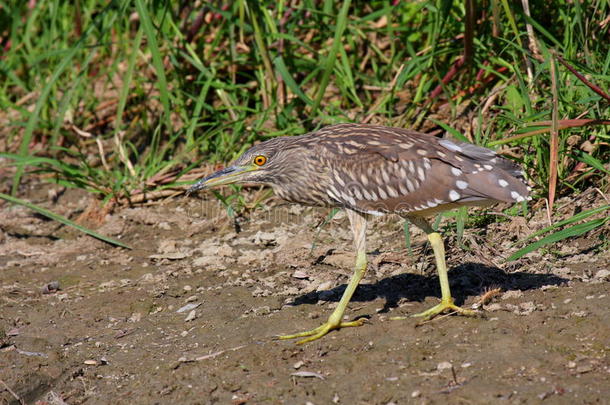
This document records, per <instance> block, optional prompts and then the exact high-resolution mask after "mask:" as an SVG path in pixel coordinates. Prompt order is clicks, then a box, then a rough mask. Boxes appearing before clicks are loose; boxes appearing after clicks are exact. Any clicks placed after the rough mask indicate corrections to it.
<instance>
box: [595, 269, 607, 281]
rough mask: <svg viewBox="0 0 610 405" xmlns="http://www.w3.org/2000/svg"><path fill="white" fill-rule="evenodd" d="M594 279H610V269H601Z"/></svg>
mask: <svg viewBox="0 0 610 405" xmlns="http://www.w3.org/2000/svg"><path fill="white" fill-rule="evenodd" d="M593 279H594V280H596V281H604V280H606V279H610V270H606V269H603V270H600V271H598V272H597V273H595V275H594V276H593Z"/></svg>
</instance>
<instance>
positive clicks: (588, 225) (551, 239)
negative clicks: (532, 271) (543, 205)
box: [506, 217, 610, 262]
mask: <svg viewBox="0 0 610 405" xmlns="http://www.w3.org/2000/svg"><path fill="white" fill-rule="evenodd" d="M608 221H610V217H606V218H599V219H594V220H592V221H589V222H585V223H583V224H578V225H574V226H572V227H570V228H567V229H563V230H561V231H559V232H555V233H553V234H551V235H548V236H546V237H544V238H542V239H540V240H539V241H536V242H534V243H530V244H529V245H527V246H526V247H524V248H523V249H519V250H518V251H516V252H515V253H513V254H512V255H510V256H509V258H508V259H506V260H507V261H509V262H510V261H513V260H517V259H519V258H521V257H523V256H525V255H526V254H528V253H530V252H533V251H534V250H537V249H540V248H541V247H542V246H544V245H548V244H551V243H555V242H559V241H561V240H564V239H567V238H571V237H574V236H580V235H582V234H584V233H587V232H589V231H591V230H593V229H595V228H597V227H600V226H602V225H604V224H605V223H606V222H608Z"/></svg>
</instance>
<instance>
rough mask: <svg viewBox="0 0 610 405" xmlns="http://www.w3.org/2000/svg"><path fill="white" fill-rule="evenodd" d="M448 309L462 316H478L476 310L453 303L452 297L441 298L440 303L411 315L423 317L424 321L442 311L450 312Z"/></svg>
mask: <svg viewBox="0 0 610 405" xmlns="http://www.w3.org/2000/svg"><path fill="white" fill-rule="evenodd" d="M450 311H452V312H455V313H457V314H459V315H464V316H479V312H477V311H473V310H470V309H464V308H462V307H458V306H457V305H455V304H454V303H453V298H449V299H442V300H441V303H440V304H438V305H435V306H433V307H432V308H430V309H428V310H426V311H424V312H420V313H418V314H415V315H412V316H413V317H417V318H424V321H428V320H430V319H432V318H434V317H435V316H437V315H440V314H442V313H443V312H450Z"/></svg>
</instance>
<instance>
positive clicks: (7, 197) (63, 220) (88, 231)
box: [0, 193, 131, 249]
mask: <svg viewBox="0 0 610 405" xmlns="http://www.w3.org/2000/svg"><path fill="white" fill-rule="evenodd" d="M0 198H1V199H3V200H5V201H8V202H10V203H13V204H17V205H21V206H24V207H26V208H29V209H31V210H32V211H36V212H37V213H39V214H41V215H44V216H45V217H47V218H50V219H52V220H54V221H57V222H60V223H62V224H64V225H67V226H70V227H72V228H74V229H77V230H79V231H81V232H84V233H86V234H87V235H90V236H93V237H94V238H96V239H99V240H102V241H104V242H107V243H110V244H111V245H115V246H120V247H123V248H126V249H131V248H130V247H129V246H127V245H125V244H124V243H121V242H119V241H118V240H116V239H112V238H109V237H107V236H104V235H101V234H99V233H97V232H95V231H92V230H91V229H87V228H85V227H84V226H81V225H79V224H77V223H75V222H72V221H70V220H69V219H68V218H66V217H63V216H61V215H59V214H56V213H54V212H52V211H49V210H47V209H45V208H42V207H39V206H38V205H35V204H32V203H30V202H27V201H25V200H22V199H19V198H15V197H12V196H10V195H8V194H4V193H0Z"/></svg>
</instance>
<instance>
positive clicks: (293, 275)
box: [292, 270, 309, 280]
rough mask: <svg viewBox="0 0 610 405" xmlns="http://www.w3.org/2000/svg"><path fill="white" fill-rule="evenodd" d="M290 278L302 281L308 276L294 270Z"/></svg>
mask: <svg viewBox="0 0 610 405" xmlns="http://www.w3.org/2000/svg"><path fill="white" fill-rule="evenodd" d="M292 277H294V278H298V279H299V280H302V279H305V278H308V277H309V276H308V275H307V273H306V272H304V271H303V270H296V271H295V272H294V273H292Z"/></svg>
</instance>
